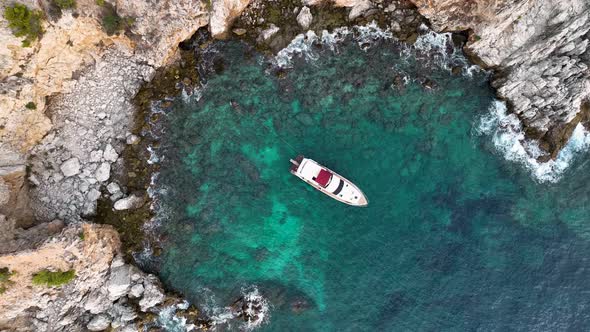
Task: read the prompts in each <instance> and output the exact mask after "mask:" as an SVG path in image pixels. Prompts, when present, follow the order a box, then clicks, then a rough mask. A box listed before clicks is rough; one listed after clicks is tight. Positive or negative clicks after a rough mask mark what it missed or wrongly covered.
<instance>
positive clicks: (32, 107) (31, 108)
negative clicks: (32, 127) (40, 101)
mask: <svg viewBox="0 0 590 332" xmlns="http://www.w3.org/2000/svg"><path fill="white" fill-rule="evenodd" d="M25 107H26V108H27V109H30V110H35V109H37V105H35V103H34V102H32V101H30V102H28V103H27V104H26V105H25Z"/></svg>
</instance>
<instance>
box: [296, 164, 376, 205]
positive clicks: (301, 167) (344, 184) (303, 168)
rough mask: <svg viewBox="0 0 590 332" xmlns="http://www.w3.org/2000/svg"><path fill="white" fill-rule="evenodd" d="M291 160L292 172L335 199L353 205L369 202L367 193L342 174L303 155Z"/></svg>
mask: <svg viewBox="0 0 590 332" xmlns="http://www.w3.org/2000/svg"><path fill="white" fill-rule="evenodd" d="M290 161H291V164H292V165H291V174H293V175H295V176H296V177H298V178H300V179H301V180H303V181H305V182H307V183H309V184H310V185H312V186H313V187H314V188H316V189H317V190H319V191H321V192H323V193H324V194H326V195H328V196H330V197H332V198H333V199H335V200H337V201H340V202H342V203H346V204H348V205H352V206H367V205H368V204H369V201H368V200H367V198H366V197H365V194H363V192H362V191H361V190H360V189H359V188H358V187H357V186H356V185H355V184H354V183H352V182H350V181H349V180H347V179H346V178H345V177H343V176H342V175H339V174H338V173H336V172H334V171H332V170H330V169H328V168H327V167H325V166H322V165H320V164H318V163H317V162H315V161H313V160H311V159H308V158H305V157H303V156H302V155H300V156H297V158H295V160H293V159H291V160H290Z"/></svg>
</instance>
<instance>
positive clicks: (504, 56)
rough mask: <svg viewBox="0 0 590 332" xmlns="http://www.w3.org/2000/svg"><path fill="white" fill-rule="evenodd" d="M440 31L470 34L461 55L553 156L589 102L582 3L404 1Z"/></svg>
mask: <svg viewBox="0 0 590 332" xmlns="http://www.w3.org/2000/svg"><path fill="white" fill-rule="evenodd" d="M412 1H413V2H414V3H415V4H416V6H418V9H419V11H420V13H421V14H423V15H424V16H426V17H427V18H428V19H429V20H430V22H431V24H432V26H433V27H434V28H435V29H437V30H440V31H459V30H470V31H471V39H470V41H469V43H468V44H467V46H466V50H467V52H468V53H470V54H472V55H473V56H474V57H475V58H477V59H479V61H481V63H482V64H483V65H485V66H488V67H492V68H493V69H495V71H496V75H495V77H494V79H493V85H494V86H495V87H496V88H497V91H498V95H499V96H500V97H501V98H504V99H505V100H506V101H507V102H508V104H509V106H510V109H511V111H512V112H514V113H515V114H516V115H517V116H518V117H519V118H520V119H521V121H522V123H523V125H524V128H525V132H526V134H527V135H528V136H529V138H533V139H538V140H539V142H540V146H541V148H543V149H544V150H545V151H546V152H547V153H546V154H545V155H544V156H542V157H541V158H540V159H541V160H547V159H549V158H554V157H555V156H556V154H557V152H558V151H559V150H560V149H561V148H562V147H563V145H564V144H565V142H566V141H567V139H568V138H569V136H570V135H571V132H572V131H573V129H574V127H575V126H576V125H577V124H578V123H579V122H580V121H586V120H587V119H588V114H585V113H586V112H581V110H583V109H585V108H583V107H582V106H583V104H584V103H585V102H588V100H589V97H590V71H589V70H588V66H589V65H590V51H589V47H588V43H589V40H590V34H589V31H590V2H588V1H586V0H563V1H562V0H535V1H529V0H501V1H493V2H490V1H486V0H481V1H479V0H471V1H464V0H412Z"/></svg>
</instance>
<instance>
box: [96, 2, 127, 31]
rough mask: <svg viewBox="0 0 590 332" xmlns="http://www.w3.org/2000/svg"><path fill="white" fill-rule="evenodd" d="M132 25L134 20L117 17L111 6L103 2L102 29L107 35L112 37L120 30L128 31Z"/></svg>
mask: <svg viewBox="0 0 590 332" xmlns="http://www.w3.org/2000/svg"><path fill="white" fill-rule="evenodd" d="M134 23H135V18H133V17H121V16H119V14H117V10H116V9H115V7H113V5H111V4H110V3H108V2H104V5H103V16H102V27H103V29H104V31H105V32H106V33H107V35H109V36H112V35H114V34H116V33H117V32H119V31H121V30H125V29H129V28H130V27H131V26H132V25H133V24H134Z"/></svg>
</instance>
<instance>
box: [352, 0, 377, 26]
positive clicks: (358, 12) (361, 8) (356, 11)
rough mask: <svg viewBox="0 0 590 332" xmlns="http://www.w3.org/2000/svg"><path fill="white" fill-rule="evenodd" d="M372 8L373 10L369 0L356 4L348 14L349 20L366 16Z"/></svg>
mask: <svg viewBox="0 0 590 332" xmlns="http://www.w3.org/2000/svg"><path fill="white" fill-rule="evenodd" d="M371 8H373V4H372V3H371V1H369V0H366V1H359V2H356V3H355V5H354V6H353V7H352V8H351V9H350V13H348V19H349V20H351V21H352V20H354V19H356V18H357V17H360V16H362V15H363V14H365V13H366V12H367V11H368V10H369V9H371Z"/></svg>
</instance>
